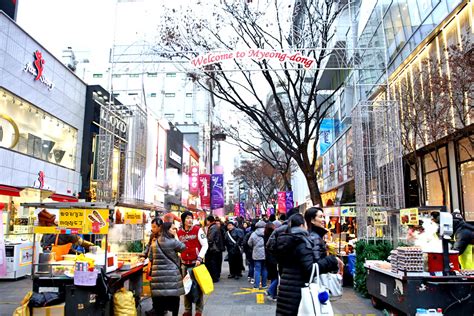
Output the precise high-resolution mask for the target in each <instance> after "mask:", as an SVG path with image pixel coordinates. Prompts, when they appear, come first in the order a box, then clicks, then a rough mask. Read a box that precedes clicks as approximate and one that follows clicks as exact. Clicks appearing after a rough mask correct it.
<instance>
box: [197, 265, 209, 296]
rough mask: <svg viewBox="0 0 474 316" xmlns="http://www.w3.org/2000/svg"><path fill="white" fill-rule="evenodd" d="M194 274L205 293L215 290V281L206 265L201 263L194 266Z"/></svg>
mask: <svg viewBox="0 0 474 316" xmlns="http://www.w3.org/2000/svg"><path fill="white" fill-rule="evenodd" d="M193 274H194V278H195V279H196V281H197V283H198V284H199V287H200V288H201V291H202V292H203V293H204V294H206V295H207V294H210V293H212V292H213V291H214V282H212V278H211V275H210V274H209V271H208V270H207V268H206V265H204V264H201V265H199V266H197V267H195V268H193Z"/></svg>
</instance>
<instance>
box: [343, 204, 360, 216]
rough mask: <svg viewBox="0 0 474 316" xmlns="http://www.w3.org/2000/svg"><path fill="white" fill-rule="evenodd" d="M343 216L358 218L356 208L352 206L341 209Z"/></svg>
mask: <svg viewBox="0 0 474 316" xmlns="http://www.w3.org/2000/svg"><path fill="white" fill-rule="evenodd" d="M341 216H345V217H356V216H357V212H356V208H355V207H352V206H343V207H341Z"/></svg>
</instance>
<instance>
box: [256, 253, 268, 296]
mask: <svg viewBox="0 0 474 316" xmlns="http://www.w3.org/2000/svg"><path fill="white" fill-rule="evenodd" d="M254 264H255V274H254V276H255V284H254V286H253V287H254V288H256V289H258V287H259V286H260V275H261V276H262V287H266V286H267V276H268V273H267V266H266V265H265V260H254Z"/></svg>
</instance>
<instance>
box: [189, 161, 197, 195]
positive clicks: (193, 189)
mask: <svg viewBox="0 0 474 316" xmlns="http://www.w3.org/2000/svg"><path fill="white" fill-rule="evenodd" d="M198 177H199V166H191V172H190V174H189V193H190V194H193V195H197V194H198V193H199V181H198Z"/></svg>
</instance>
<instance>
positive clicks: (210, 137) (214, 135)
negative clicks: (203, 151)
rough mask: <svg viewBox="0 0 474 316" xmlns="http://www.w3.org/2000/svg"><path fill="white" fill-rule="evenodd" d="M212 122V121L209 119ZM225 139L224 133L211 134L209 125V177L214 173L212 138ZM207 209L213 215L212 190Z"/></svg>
mask: <svg viewBox="0 0 474 316" xmlns="http://www.w3.org/2000/svg"><path fill="white" fill-rule="evenodd" d="M211 123H212V121H211ZM225 139H226V134H224V133H215V134H213V132H212V125H211V133H210V135H209V147H210V151H209V173H210V174H211V177H212V174H213V173H214V170H213V167H214V166H213V161H212V159H213V158H212V152H213V151H214V140H215V141H217V142H221V141H225ZM218 158H219V159H220V153H218ZM209 211H210V213H211V215H214V212H213V209H212V192H211V206H210V207H209Z"/></svg>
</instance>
